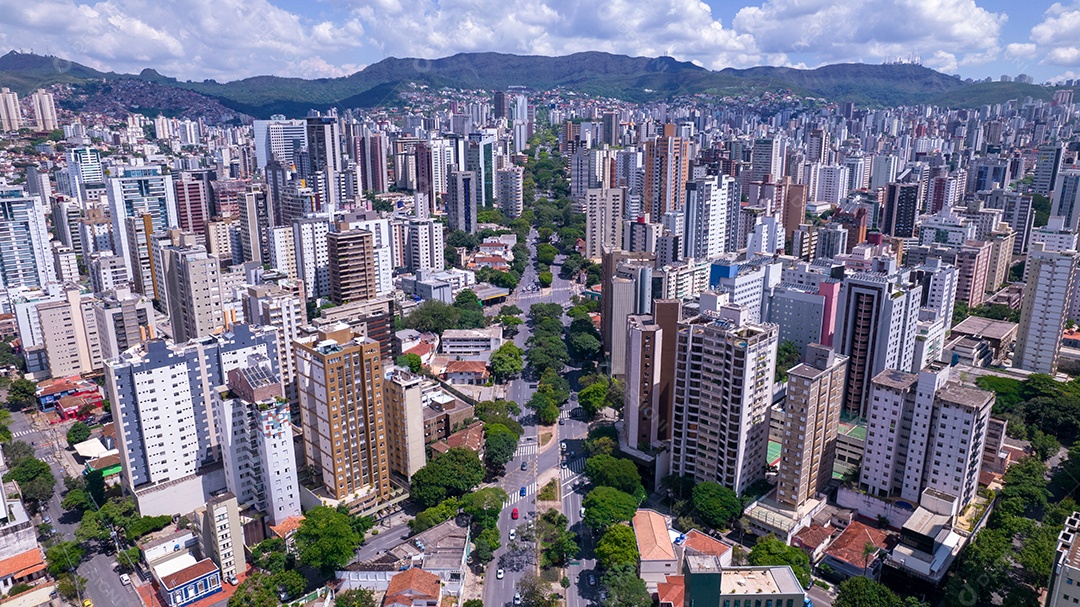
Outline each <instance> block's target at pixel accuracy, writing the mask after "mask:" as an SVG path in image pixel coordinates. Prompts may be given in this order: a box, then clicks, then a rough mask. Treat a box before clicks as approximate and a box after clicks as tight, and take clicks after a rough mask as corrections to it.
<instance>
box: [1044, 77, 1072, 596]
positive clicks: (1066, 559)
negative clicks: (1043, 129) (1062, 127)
mask: <svg viewBox="0 0 1080 607" xmlns="http://www.w3.org/2000/svg"><path fill="white" fill-rule="evenodd" d="M1069 92H1070V93H1071V92H1072V91H1069ZM1055 94H1056V93H1055ZM1078 538H1080V512H1073V513H1072V514H1071V515H1069V518H1068V519H1067V520H1066V521H1065V527H1064V529H1062V530H1061V533H1060V534H1058V540H1057V552H1056V553H1055V555H1054V566H1053V567H1052V568H1051V569H1050V583H1049V586H1048V588H1047V593H1046V594H1047V596H1046V607H1067V606H1068V605H1075V604H1076V603H1074V602H1073V599H1074V598H1076V580H1077V579H1080V542H1078V541H1077V539H1078Z"/></svg>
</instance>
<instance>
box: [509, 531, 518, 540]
mask: <svg viewBox="0 0 1080 607" xmlns="http://www.w3.org/2000/svg"><path fill="white" fill-rule="evenodd" d="M516 539H517V531H515V530H513V529H511V530H510V541H511V542H512V541H514V540H516Z"/></svg>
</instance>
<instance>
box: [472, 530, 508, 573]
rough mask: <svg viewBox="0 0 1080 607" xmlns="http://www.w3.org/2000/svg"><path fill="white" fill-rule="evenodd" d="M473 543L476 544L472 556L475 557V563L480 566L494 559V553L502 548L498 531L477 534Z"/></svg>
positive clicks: (484, 531) (485, 531)
mask: <svg viewBox="0 0 1080 607" xmlns="http://www.w3.org/2000/svg"><path fill="white" fill-rule="evenodd" d="M473 543H474V544H476V550H475V551H474V552H473V555H475V556H476V561H477V562H478V563H480V564H481V565H487V564H488V563H490V562H491V559H493V558H495V551H496V550H498V549H499V548H501V547H502V542H501V541H500V540H499V530H498V529H484V530H483V531H481V532H480V533H479V534H477V536H476V539H475V540H474V541H473Z"/></svg>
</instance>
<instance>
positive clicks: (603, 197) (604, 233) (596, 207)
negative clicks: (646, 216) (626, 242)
mask: <svg viewBox="0 0 1080 607" xmlns="http://www.w3.org/2000/svg"><path fill="white" fill-rule="evenodd" d="M584 199H585V200H584V202H585V257H586V258H589V259H600V255H601V253H602V251H603V250H604V249H617V248H619V245H621V244H622V240H623V235H622V228H623V220H622V214H623V205H624V204H626V188H589V189H587V190H585V196H584Z"/></svg>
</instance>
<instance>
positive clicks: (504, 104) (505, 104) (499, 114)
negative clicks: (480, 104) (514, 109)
mask: <svg viewBox="0 0 1080 607" xmlns="http://www.w3.org/2000/svg"><path fill="white" fill-rule="evenodd" d="M491 103H492V105H493V106H495V108H494V111H493V113H492V115H493V116H494V117H495V120H498V119H500V118H507V117H509V116H510V100H509V99H508V98H507V96H506V93H505V92H503V91H495V94H494V95H493V96H492V98H491Z"/></svg>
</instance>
